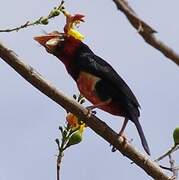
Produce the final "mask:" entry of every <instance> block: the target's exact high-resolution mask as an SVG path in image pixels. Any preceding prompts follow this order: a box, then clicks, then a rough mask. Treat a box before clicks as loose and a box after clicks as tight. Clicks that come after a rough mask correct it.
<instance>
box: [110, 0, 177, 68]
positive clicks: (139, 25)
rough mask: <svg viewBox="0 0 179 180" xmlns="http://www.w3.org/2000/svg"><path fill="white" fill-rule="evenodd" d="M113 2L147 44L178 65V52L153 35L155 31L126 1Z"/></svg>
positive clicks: (117, 0) (116, 0)
mask: <svg viewBox="0 0 179 180" xmlns="http://www.w3.org/2000/svg"><path fill="white" fill-rule="evenodd" d="M113 2H114V3H115V4H116V6H117V8H118V9H120V10H121V11H122V12H123V13H124V14H125V15H126V17H127V19H128V20H129V22H130V23H131V24H132V26H133V27H134V28H135V29H136V30H137V31H138V33H139V34H140V35H141V36H142V38H143V39H144V40H145V41H146V42H147V43H148V44H150V45H151V46H152V47H154V48H155V49H158V50H159V51H160V52H161V53H163V54H164V56H166V57H167V58H169V59H170V60H172V61H173V62H174V63H176V64H177V65H179V54H177V53H176V52H175V51H174V50H173V49H172V48H170V47H169V46H167V45H166V44H165V43H163V42H162V41H160V40H159V39H157V38H156V37H155V35H154V33H156V31H155V30H154V29H153V28H152V27H150V26H149V25H148V24H147V23H145V22H144V21H143V20H142V19H140V18H139V17H138V16H137V15H136V13H135V11H134V10H133V9H132V8H131V7H130V6H129V4H128V3H127V1H125V0H113Z"/></svg>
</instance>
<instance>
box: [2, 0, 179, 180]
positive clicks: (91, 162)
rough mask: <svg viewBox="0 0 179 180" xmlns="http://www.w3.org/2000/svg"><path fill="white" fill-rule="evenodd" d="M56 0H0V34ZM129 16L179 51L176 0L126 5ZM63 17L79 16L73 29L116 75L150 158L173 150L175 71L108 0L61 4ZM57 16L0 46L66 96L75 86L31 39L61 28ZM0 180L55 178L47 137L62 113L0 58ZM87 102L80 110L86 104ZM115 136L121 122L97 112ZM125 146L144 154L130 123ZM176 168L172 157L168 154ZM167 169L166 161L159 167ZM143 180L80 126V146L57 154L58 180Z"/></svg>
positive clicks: (6, 36) (5, 37)
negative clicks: (133, 100)
mask: <svg viewBox="0 0 179 180" xmlns="http://www.w3.org/2000/svg"><path fill="white" fill-rule="evenodd" d="M58 3H59V1H57V0H54V1H48V0H43V1H34V0H31V1H22V0H15V1H10V0H6V1H3V2H1V7H0V16H1V17H2V18H1V25H0V29H4V28H9V27H16V26H17V25H21V24H23V23H25V22H26V21H28V20H30V21H31V20H36V19H37V18H39V17H40V16H45V15H47V14H48V12H49V11H50V10H51V9H52V8H53V7H55V6H57V5H58ZM129 3H130V4H131V6H132V7H133V9H134V10H135V11H136V13H137V14H138V15H139V16H140V17H141V18H142V19H143V20H144V21H146V22H147V23H148V24H149V25H151V26H152V27H153V28H154V29H155V30H157V32H158V33H157V37H158V38H160V39H161V40H163V41H164V42H165V43H167V44H168V45H169V46H171V47H172V48H173V49H174V50H176V51H177V52H179V38H178V31H179V24H178V23H176V22H177V17H178V16H179V12H178V6H179V2H178V1H177V0H173V1H172V3H171V1H169V0H166V1H162V0H158V1H155V0H151V1H142V0H138V1H132V0H130V1H129ZM66 8H67V10H68V11H69V12H71V13H81V14H84V15H85V23H83V24H81V25H80V27H79V30H80V32H81V33H83V34H84V35H85V41H84V42H85V43H86V44H88V45H89V46H90V48H91V49H92V50H93V51H94V52H95V53H96V54H97V55H99V56H101V57H102V58H104V59H105V60H106V61H108V62H109V63H110V64H111V65H112V66H113V67H114V68H115V69H116V71H117V72H118V73H119V74H120V75H121V76H122V77H123V79H124V80H125V81H126V82H127V84H128V85H129V86H130V88H131V89H132V90H133V92H134V94H135V95H136V97H137V98H138V100H139V102H140V105H141V116H140V122H141V124H142V127H143V129H144V132H145V135H146V138H147V140H148V143H149V146H150V149H151V154H152V155H151V158H152V159H155V158H156V157H158V156H160V155H161V154H162V153H164V152H165V151H166V150H168V149H169V148H170V147H171V146H172V145H173V140H172V132H173V129H174V128H175V127H177V126H179V116H178V115H179V113H178V112H179V111H178V108H179V93H178V92H179V84H178V82H179V73H178V67H177V66H176V65H175V64H174V63H173V62H171V61H170V60H168V59H167V58H165V57H164V56H163V55H162V54H161V53H160V52H159V51H157V50H155V49H154V48H152V47H150V46H149V45H148V44H146V43H145V42H144V40H143V39H142V38H141V37H140V36H139V35H138V34H137V32H136V30H135V29H133V27H132V26H131V25H130V24H129V22H128V20H127V19H126V17H125V16H124V15H123V14H122V13H121V12H120V11H118V10H117V9H116V7H115V5H114V3H113V2H112V1H109V0H103V1H100V0H97V1H88V0H86V1H84V0H75V1H73V0H67V1H66ZM64 22H65V18H64V17H63V16H62V15H61V16H59V17H57V18H56V19H54V20H52V21H50V23H49V24H48V26H36V27H35V26H34V27H31V28H27V29H24V30H21V31H19V32H13V33H0V41H2V42H3V43H5V44H6V45H7V46H8V47H9V48H11V49H13V50H14V51H15V52H16V53H17V54H18V55H19V56H20V57H22V58H23V59H24V61H25V62H26V63H27V64H29V65H31V66H33V67H34V68H35V69H36V70H38V71H39V72H40V73H41V74H42V75H43V76H44V77H45V78H46V79H48V80H49V81H51V82H52V83H53V84H54V85H55V86H56V87H57V88H58V89H60V90H62V91H63V92H64V93H65V94H67V95H68V96H72V95H73V94H78V90H77V87H76V85H75V82H73V80H72V78H71V77H69V75H68V74H67V72H66V70H65V68H64V66H63V65H62V63H61V62H60V61H59V60H57V59H56V58H55V57H53V56H52V55H50V54H48V53H47V52H46V51H45V50H44V48H42V47H40V45H38V44H37V42H35V41H34V40H33V37H34V36H37V35H40V34H43V31H46V32H51V31H54V30H59V31H62V29H63V25H64ZM0 82H1V88H0V102H1V103H0V124H1V126H0V180H9V179H18V180H24V179H26V180H31V179H33V180H39V179H43V180H49V179H51V180H52V179H56V154H57V146H56V144H55V141H54V140H55V139H56V138H57V137H58V136H59V131H58V127H59V125H64V124H65V115H66V112H65V111H64V109H62V108H61V107H60V106H58V105H57V104H56V103H55V102H53V101H52V100H50V99H49V98H48V97H46V96H45V95H43V94H42V93H41V92H39V91H38V90H37V89H35V88H34V87H33V86H32V85H30V84H29V83H28V82H26V81H25V80H24V79H23V78H22V77H21V76H20V75H19V74H17V73H16V72H15V71H14V70H13V69H12V68H11V67H9V66H8V65H7V64H6V63H5V62H4V61H2V60H1V59H0ZM88 104H89V103H87V104H86V105H88ZM97 116H98V117H100V118H101V119H103V120H104V121H105V122H106V123H107V124H108V125H109V126H110V127H112V128H113V129H114V130H115V131H119V129H120V127H121V124H122V122H123V118H121V117H116V116H112V115H110V114H108V113H105V112H103V111H100V110H97ZM125 133H126V135H127V137H128V139H133V141H132V144H133V145H134V146H135V147H136V148H137V149H139V150H140V151H141V152H143V153H144V150H143V148H142V145H141V143H140V139H139V135H138V133H137V131H136V128H135V126H134V124H133V123H131V122H130V123H129V124H128V126H127V128H126V131H125ZM173 158H174V159H175V161H176V165H179V152H175V153H174V154H173ZM161 164H162V165H166V166H167V165H168V159H166V160H164V161H162V162H161ZM134 177H135V179H146V180H147V179H151V178H150V177H149V176H147V174H146V173H145V172H144V171H143V170H142V169H140V168H139V167H137V166H136V165H134V164H131V161H130V160H129V159H127V158H126V157H124V156H122V154H120V153H118V152H115V153H112V152H111V147H110V146H109V143H107V142H105V141H104V140H103V139H102V138H101V137H99V136H98V135H97V134H95V133H94V132H93V131H92V130H91V129H89V128H87V129H86V131H85V133H84V138H83V141H82V143H80V144H79V145H76V146H73V147H71V148H70V149H69V150H67V151H66V152H65V156H64V158H63V162H62V167H61V179H62V180H66V179H78V180H83V179H85V180H95V179H103V180H108V179H109V178H110V179H123V180H128V179H133V178H134Z"/></svg>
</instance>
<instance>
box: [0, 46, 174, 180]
mask: <svg viewBox="0 0 179 180" xmlns="http://www.w3.org/2000/svg"><path fill="white" fill-rule="evenodd" d="M0 57H1V58H2V60H4V61H5V62H6V63H7V64H9V65H10V66H11V67H12V68H13V69H14V70H15V71H16V72H17V73H19V74H20V75H21V76H22V77H23V78H24V79H26V80H27V81H28V82H29V83H30V84H32V85H33V86H34V87H36V88H37V89H38V90H39V91H41V92H42V93H44V94H45V95H46V96H48V97H49V98H50V99H52V100H53V101H55V102H56V103H57V104H59V105H60V106H62V107H63V108H64V109H66V110H68V111H69V112H71V113H73V114H75V115H76V116H77V117H79V118H80V119H83V120H84V122H85V123H86V124H87V125H88V126H89V127H90V128H91V129H92V130H93V131H95V132H96V133H97V134H98V135H99V136H101V137H103V138H104V139H105V140H106V141H107V142H109V143H110V144H111V145H113V146H114V147H115V148H116V149H117V150H119V151H120V152H121V153H122V154H123V155H124V156H126V157H128V158H129V159H130V160H131V161H133V162H134V163H135V164H137V165H138V166H140V167H141V168H142V169H143V170H144V171H145V172H146V173H147V174H148V175H150V176H151V177H153V178H154V179H156V180H170V177H168V176H167V175H166V174H165V173H164V172H163V170H162V169H161V168H160V167H159V166H158V165H157V164H156V163H155V162H154V161H152V160H150V159H149V158H148V157H147V156H145V155H143V154H141V153H140V152H138V151H137V150H136V149H134V147H132V146H131V145H130V144H129V143H126V144H125V145H124V142H123V139H122V138H120V139H119V138H118V135H117V133H115V132H114V131H113V130H112V129H111V128H110V127H109V126H108V125H107V124H106V123H104V122H103V121H101V120H100V119H99V118H97V117H96V116H94V115H92V116H91V117H88V116H87V114H88V110H87V109H86V108H84V107H83V106H81V105H80V104H79V103H77V102H76V101H74V100H73V99H71V98H69V97H67V96H66V95H65V94H64V93H62V92H61V91H59V90H57V89H56V88H55V87H54V86H53V85H52V84H51V83H50V82H48V81H47V80H45V79H44V78H43V77H42V76H41V75H40V74H39V73H38V72H37V71H36V70H35V69H34V68H33V67H31V66H29V65H27V64H25V63H24V61H23V60H22V59H21V58H20V57H18V55H17V54H15V53H14V52H13V51H12V50H10V49H8V48H7V47H5V46H4V45H3V44H2V43H0Z"/></svg>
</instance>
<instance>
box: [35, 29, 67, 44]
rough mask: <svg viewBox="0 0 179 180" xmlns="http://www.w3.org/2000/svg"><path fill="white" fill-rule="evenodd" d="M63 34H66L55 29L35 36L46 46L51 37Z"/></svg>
mask: <svg viewBox="0 0 179 180" xmlns="http://www.w3.org/2000/svg"><path fill="white" fill-rule="evenodd" d="M63 36H64V33H60V32H58V31H53V32H51V33H48V34H44V35H41V36H36V37H34V40H36V41H37V42H38V43H39V44H41V45H42V46H44V47H45V44H46V42H47V41H49V40H50V39H53V38H57V37H63Z"/></svg>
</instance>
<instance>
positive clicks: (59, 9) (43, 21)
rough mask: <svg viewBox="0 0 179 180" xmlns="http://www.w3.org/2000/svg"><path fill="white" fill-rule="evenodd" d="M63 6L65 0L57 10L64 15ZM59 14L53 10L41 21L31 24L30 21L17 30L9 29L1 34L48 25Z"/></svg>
mask: <svg viewBox="0 0 179 180" xmlns="http://www.w3.org/2000/svg"><path fill="white" fill-rule="evenodd" d="M63 4H64V0H62V1H61V3H60V5H59V6H58V7H56V8H55V10H56V12H57V11H61V12H62V13H63ZM58 15H59V14H56V13H54V10H52V11H51V12H50V13H49V14H48V16H47V17H40V18H39V19H37V20H35V21H33V22H30V21H27V22H26V23H24V24H23V25H20V26H18V27H15V28H8V29H0V33H1V32H13V31H19V30H21V29H24V28H27V27H30V26H35V25H39V24H41V25H46V24H48V20H49V19H52V18H54V17H56V16H58Z"/></svg>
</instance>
